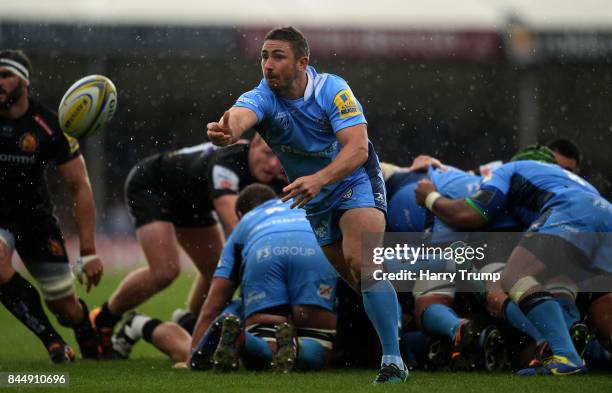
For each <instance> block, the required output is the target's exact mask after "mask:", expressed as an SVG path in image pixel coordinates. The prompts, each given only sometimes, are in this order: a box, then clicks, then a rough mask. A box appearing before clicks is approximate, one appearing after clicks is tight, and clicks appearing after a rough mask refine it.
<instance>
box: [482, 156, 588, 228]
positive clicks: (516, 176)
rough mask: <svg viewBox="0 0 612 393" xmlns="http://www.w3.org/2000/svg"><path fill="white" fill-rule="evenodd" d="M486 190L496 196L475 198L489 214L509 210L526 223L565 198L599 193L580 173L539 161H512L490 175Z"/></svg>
mask: <svg viewBox="0 0 612 393" xmlns="http://www.w3.org/2000/svg"><path fill="white" fill-rule="evenodd" d="M481 189H482V190H485V191H486V190H489V191H490V192H491V194H492V197H490V198H489V200H488V201H487V202H483V201H480V200H478V199H477V198H475V199H472V202H474V203H476V205H477V206H478V207H479V208H480V209H481V211H482V212H484V214H485V215H486V216H487V217H492V216H494V215H495V214H497V213H498V212H499V211H502V210H504V209H509V210H510V211H511V212H512V213H513V214H514V215H515V216H516V218H517V219H519V220H520V221H521V222H522V223H523V224H524V225H525V226H529V225H531V223H532V222H533V221H534V220H536V219H537V218H538V217H540V215H542V214H543V213H544V212H545V211H546V210H548V209H549V208H550V207H552V206H555V205H560V204H562V203H563V202H565V201H569V200H572V199H575V198H578V199H579V198H584V197H586V196H589V195H591V196H599V191H597V189H595V187H593V186H592V185H591V184H589V183H588V182H587V181H586V180H584V179H583V178H581V177H580V176H578V175H576V174H574V173H571V172H569V171H567V170H565V169H563V168H561V167H560V166H559V165H556V164H547V163H543V162H538V161H527V160H526V161H515V162H509V163H507V164H504V165H502V166H500V167H499V168H497V169H495V170H494V171H493V173H492V174H491V177H490V178H486V179H485V180H484V181H483V183H482V185H481Z"/></svg>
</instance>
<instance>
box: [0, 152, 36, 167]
mask: <svg viewBox="0 0 612 393" xmlns="http://www.w3.org/2000/svg"><path fill="white" fill-rule="evenodd" d="M0 162H8V163H11V164H27V165H34V164H36V156H22V155H20V154H0Z"/></svg>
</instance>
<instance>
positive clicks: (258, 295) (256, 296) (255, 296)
mask: <svg viewBox="0 0 612 393" xmlns="http://www.w3.org/2000/svg"><path fill="white" fill-rule="evenodd" d="M266 297H267V295H266V293H265V292H264V291H260V292H251V293H249V294H248V295H247V297H246V299H244V304H245V305H247V306H248V305H250V304H251V303H253V302H260V301H262V300H264V299H265V298H266Z"/></svg>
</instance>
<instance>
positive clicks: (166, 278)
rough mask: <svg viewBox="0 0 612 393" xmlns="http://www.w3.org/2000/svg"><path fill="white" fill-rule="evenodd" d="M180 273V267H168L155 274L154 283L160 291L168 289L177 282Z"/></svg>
mask: <svg viewBox="0 0 612 393" xmlns="http://www.w3.org/2000/svg"><path fill="white" fill-rule="evenodd" d="M179 273H180V269H179V268H178V267H168V268H166V269H163V270H159V271H155V272H153V281H154V282H155V286H156V287H157V289H158V290H162V289H165V288H167V287H168V286H169V285H170V284H172V283H173V282H174V280H176V278H177V277H178V275H179Z"/></svg>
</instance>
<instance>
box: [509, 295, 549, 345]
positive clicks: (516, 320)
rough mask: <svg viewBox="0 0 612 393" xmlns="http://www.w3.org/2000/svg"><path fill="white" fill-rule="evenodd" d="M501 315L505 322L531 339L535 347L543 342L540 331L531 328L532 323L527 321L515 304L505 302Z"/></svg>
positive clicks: (533, 327)
mask: <svg viewBox="0 0 612 393" xmlns="http://www.w3.org/2000/svg"><path fill="white" fill-rule="evenodd" d="M503 313H504V315H505V316H506V321H508V323H509V324H510V325H512V326H513V327H515V328H516V329H518V330H520V331H521V332H523V333H524V334H526V335H527V336H529V337H531V338H532V339H533V340H534V341H535V342H536V344H537V345H540V344H541V343H542V342H543V341H544V337H543V336H542V334H541V333H540V331H539V330H538V329H536V327H535V326H533V323H531V321H530V320H529V319H527V317H526V316H525V314H523V312H522V311H521V309H520V308H519V306H517V305H516V303H514V302H506V307H505V309H504V310H503Z"/></svg>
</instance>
